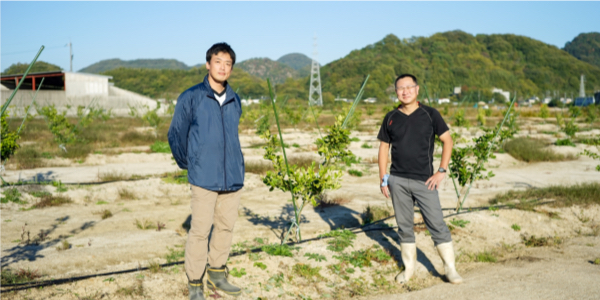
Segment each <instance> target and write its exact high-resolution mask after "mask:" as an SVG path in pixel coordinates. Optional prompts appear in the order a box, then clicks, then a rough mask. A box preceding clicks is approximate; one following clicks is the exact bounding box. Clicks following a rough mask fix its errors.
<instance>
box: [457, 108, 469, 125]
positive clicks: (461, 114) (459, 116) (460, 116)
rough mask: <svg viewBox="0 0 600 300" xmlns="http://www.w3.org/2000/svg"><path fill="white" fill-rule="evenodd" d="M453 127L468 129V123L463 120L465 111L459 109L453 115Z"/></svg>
mask: <svg viewBox="0 0 600 300" xmlns="http://www.w3.org/2000/svg"><path fill="white" fill-rule="evenodd" d="M454 125H455V126H457V127H467V128H468V127H469V126H470V124H469V121H467V119H466V118H465V111H464V110H462V109H459V110H457V111H456V113H455V114H454Z"/></svg>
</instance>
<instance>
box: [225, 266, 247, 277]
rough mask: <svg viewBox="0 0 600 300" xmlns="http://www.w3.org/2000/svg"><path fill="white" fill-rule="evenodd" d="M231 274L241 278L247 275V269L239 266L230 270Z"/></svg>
mask: <svg viewBox="0 0 600 300" xmlns="http://www.w3.org/2000/svg"><path fill="white" fill-rule="evenodd" d="M229 274H231V276H233V277H237V278H240V277H242V276H244V275H246V269H245V268H240V270H238V269H237V268H233V270H231V271H230V272H229Z"/></svg>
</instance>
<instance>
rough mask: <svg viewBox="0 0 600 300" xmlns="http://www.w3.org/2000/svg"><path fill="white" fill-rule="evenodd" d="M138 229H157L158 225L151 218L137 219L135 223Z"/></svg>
mask: <svg viewBox="0 0 600 300" xmlns="http://www.w3.org/2000/svg"><path fill="white" fill-rule="evenodd" d="M133 224H134V225H135V226H136V227H137V228H138V229H141V230H149V229H156V225H155V224H154V223H153V222H151V221H150V220H143V221H141V220H138V219H135V222H134V223H133Z"/></svg>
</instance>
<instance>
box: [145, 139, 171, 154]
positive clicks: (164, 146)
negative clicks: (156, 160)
mask: <svg viewBox="0 0 600 300" xmlns="http://www.w3.org/2000/svg"><path fill="white" fill-rule="evenodd" d="M150 151H152V152H156V153H171V147H170V146H169V143H167V142H161V141H156V142H154V144H152V145H150Z"/></svg>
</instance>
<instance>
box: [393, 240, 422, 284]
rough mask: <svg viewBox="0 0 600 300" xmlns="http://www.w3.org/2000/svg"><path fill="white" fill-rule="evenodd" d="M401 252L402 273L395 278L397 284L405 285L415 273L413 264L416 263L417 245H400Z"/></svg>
mask: <svg viewBox="0 0 600 300" xmlns="http://www.w3.org/2000/svg"><path fill="white" fill-rule="evenodd" d="M400 249H401V250H402V263H403V264H404V271H402V273H400V274H398V276H396V282H397V283H401V284H404V283H407V282H408V281H409V280H410V277H412V275H413V273H414V272H415V263H416V262H417V244H414V243H410V244H409V243H400Z"/></svg>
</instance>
